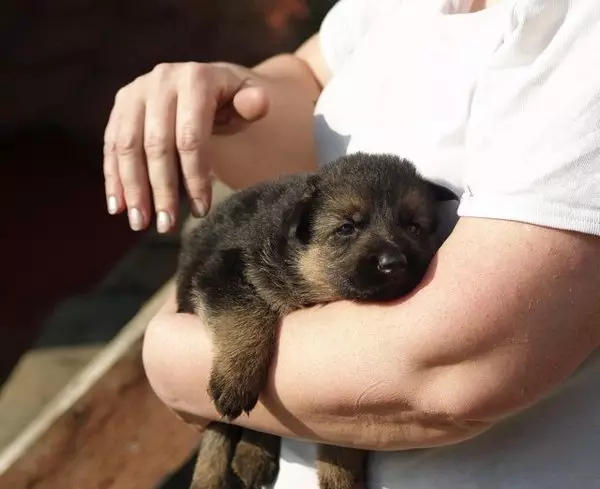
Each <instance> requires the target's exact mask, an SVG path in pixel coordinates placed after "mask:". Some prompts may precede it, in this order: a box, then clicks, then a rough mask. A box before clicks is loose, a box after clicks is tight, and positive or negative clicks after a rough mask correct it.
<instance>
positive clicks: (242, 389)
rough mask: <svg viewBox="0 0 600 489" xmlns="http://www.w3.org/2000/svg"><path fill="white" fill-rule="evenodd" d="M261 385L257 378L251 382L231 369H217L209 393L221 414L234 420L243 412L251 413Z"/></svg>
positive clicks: (211, 380) (211, 379) (212, 375)
mask: <svg viewBox="0 0 600 489" xmlns="http://www.w3.org/2000/svg"><path fill="white" fill-rule="evenodd" d="M261 387H262V383H260V382H257V381H256V379H253V381H252V382H249V381H248V379H247V378H244V376H243V375H235V374H234V373H233V372H232V371H231V370H225V371H222V370H221V369H215V370H213V372H212V374H211V376H210V384H209V394H210V396H211V397H212V399H213V402H214V404H215V407H216V408H217V411H218V412H219V414H220V415H221V416H223V417H226V418H228V419H230V420H233V419H236V418H237V417H238V416H240V415H241V414H242V412H245V413H246V414H249V413H250V411H252V409H254V406H256V403H257V402H258V396H259V394H260V389H261Z"/></svg>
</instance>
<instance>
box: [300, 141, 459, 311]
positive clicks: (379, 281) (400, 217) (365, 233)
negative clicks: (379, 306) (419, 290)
mask: <svg viewBox="0 0 600 489" xmlns="http://www.w3.org/2000/svg"><path fill="white" fill-rule="evenodd" d="M452 197H453V195H452V194H451V193H450V192H448V191H444V190H443V189H440V188H438V187H435V186H433V185H431V184H429V183H428V182H426V181H425V180H424V179H422V178H421V177H420V176H419V175H418V174H417V172H416V170H415V168H414V166H413V165H412V164H411V163H409V162H408V161H406V160H401V159H400V158H397V157H393V156H388V155H377V156H375V155H365V154H361V153H359V154H354V155H351V156H346V157H344V158H341V159H339V160H336V161H335V162H333V163H331V164H329V165H327V166H325V167H324V168H323V169H321V170H320V171H319V172H317V173H316V174H314V175H313V176H311V177H310V178H309V183H308V188H307V192H306V194H305V196H304V198H303V199H302V200H301V202H300V203H299V204H298V205H297V206H296V209H295V210H294V213H293V217H292V218H291V219H290V226H289V233H290V234H289V235H290V239H293V240H296V241H297V243H298V244H299V246H298V247H297V249H298V250H299V251H298V254H297V267H298V271H299V273H300V275H301V276H302V278H303V279H304V281H305V283H306V284H308V288H309V289H310V293H311V294H312V295H313V297H314V300H315V301H316V302H327V301H331V300H338V299H355V300H356V299H358V300H388V299H393V298H396V297H400V296H402V295H404V294H406V293H408V292H410V291H411V290H412V289H413V288H414V287H415V286H416V285H417V284H418V283H419V282H420V280H421V279H422V277H423V275H424V274H425V271H426V270H427V267H428V265H429V262H430V260H431V259H432V257H433V255H434V254H435V252H436V249H437V242H436V237H435V232H436V228H437V210H436V202H437V201H438V200H440V199H448V198H452Z"/></svg>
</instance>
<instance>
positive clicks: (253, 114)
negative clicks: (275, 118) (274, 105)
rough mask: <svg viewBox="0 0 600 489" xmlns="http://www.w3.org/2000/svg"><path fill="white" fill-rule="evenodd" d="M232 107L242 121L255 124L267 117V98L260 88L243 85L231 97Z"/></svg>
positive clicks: (263, 90)
mask: <svg viewBox="0 0 600 489" xmlns="http://www.w3.org/2000/svg"><path fill="white" fill-rule="evenodd" d="M233 106H234V108H235V110H236V112H237V113H238V114H239V115H240V117H241V118H242V119H244V120H245V121H247V122H256V121H258V120H260V119H262V118H263V117H264V116H266V115H267V112H268V111H269V98H268V96H267V92H266V90H265V89H264V88H262V87H257V86H252V85H244V86H243V87H242V88H241V89H240V91H239V92H237V93H236V94H235V95H234V97H233Z"/></svg>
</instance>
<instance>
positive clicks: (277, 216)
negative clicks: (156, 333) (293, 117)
mask: <svg viewBox="0 0 600 489" xmlns="http://www.w3.org/2000/svg"><path fill="white" fill-rule="evenodd" d="M306 182H307V176H306V175H293V176H290V177H285V178H282V179H279V180H277V181H275V182H266V183H262V184H259V185H256V186H253V187H250V188H247V189H244V190H241V191H239V192H237V193H235V194H233V195H231V196H230V197H229V198H227V199H226V200H225V201H223V202H222V203H220V204H219V205H217V206H216V207H215V208H214V209H213V211H212V212H211V213H210V214H209V215H208V216H207V217H206V218H204V219H203V220H202V221H200V223H199V224H198V225H197V226H196V227H195V228H194V229H192V230H191V231H190V232H189V234H188V235H187V236H184V237H183V239H182V246H181V253H180V257H179V266H178V273H177V282H178V287H177V301H178V309H179V311H180V312H190V313H192V312H197V311H194V309H195V304H194V303H193V302H194V301H193V299H194V296H197V294H198V292H199V291H200V290H201V291H202V293H203V294H210V295H213V294H211V292H213V291H214V299H215V300H218V299H219V298H220V297H223V292H224V291H226V290H227V287H228V284H233V283H237V284H238V285H239V283H240V280H242V281H243V280H245V277H244V270H245V267H246V266H247V260H248V257H249V256H251V255H253V254H256V251H257V250H261V249H263V248H264V247H265V243H266V242H267V241H269V240H272V239H273V238H274V237H276V236H278V235H279V234H280V232H281V228H282V225H283V220H284V218H285V216H286V214H287V213H288V212H289V211H290V209H291V208H292V207H293V206H294V205H295V203H296V202H297V201H298V199H300V198H301V196H302V194H303V193H304V191H305V187H306ZM208 302H211V300H210V299H209V301H208Z"/></svg>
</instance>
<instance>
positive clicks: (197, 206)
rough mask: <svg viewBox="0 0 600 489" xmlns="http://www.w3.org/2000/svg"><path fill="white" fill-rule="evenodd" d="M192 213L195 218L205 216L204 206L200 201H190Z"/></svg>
mask: <svg viewBox="0 0 600 489" xmlns="http://www.w3.org/2000/svg"><path fill="white" fill-rule="evenodd" d="M192 213H193V214H194V216H196V217H204V216H205V215H206V204H205V203H204V202H202V201H201V200H200V199H193V200H192Z"/></svg>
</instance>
